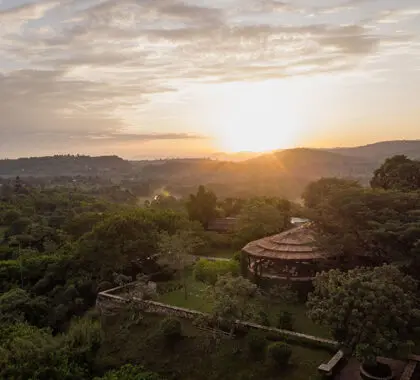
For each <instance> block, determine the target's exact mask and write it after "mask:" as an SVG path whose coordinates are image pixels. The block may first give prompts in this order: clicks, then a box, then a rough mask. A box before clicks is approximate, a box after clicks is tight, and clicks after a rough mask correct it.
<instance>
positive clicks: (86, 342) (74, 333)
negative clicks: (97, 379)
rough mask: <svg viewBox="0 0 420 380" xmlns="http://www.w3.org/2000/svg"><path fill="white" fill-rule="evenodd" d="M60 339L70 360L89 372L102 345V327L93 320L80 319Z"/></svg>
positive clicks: (73, 322) (74, 321)
mask: <svg viewBox="0 0 420 380" xmlns="http://www.w3.org/2000/svg"><path fill="white" fill-rule="evenodd" d="M58 339H59V340H60V345H61V347H62V349H64V350H65V352H67V353H68V355H69V360H70V361H71V362H72V363H74V364H76V365H77V366H79V367H80V368H85V370H86V372H88V371H89V369H91V368H92V367H93V363H94V360H95V357H96V353H97V351H98V350H99V348H100V346H101V343H102V332H101V326H100V324H99V322H98V321H96V320H93V319H91V318H88V317H85V318H78V319H76V320H73V321H72V323H71V324H70V327H69V329H68V331H67V332H66V333H65V334H62V335H61V336H60V337H59V338H58Z"/></svg>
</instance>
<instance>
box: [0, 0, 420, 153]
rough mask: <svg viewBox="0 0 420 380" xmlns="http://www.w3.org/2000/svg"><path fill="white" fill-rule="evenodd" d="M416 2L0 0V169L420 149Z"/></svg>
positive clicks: (418, 16) (419, 27) (419, 7)
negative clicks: (37, 162)
mask: <svg viewBox="0 0 420 380" xmlns="http://www.w3.org/2000/svg"><path fill="white" fill-rule="evenodd" d="M419 88H420V4H419V1H418V0H376V1H375V0H346V1H337V0H328V1H327V0H324V1H321V0H313V1H309V0H306V1H304V0H301V1H297V0H294V1H289V2H286V1H284V2H280V1H274V0H225V1H223V0H211V1H210V0H202V1H198V0H197V1H184V2H183V1H176V0H144V1H140V0H137V1H135V0H132V1H130V0H108V1H98V0H63V1H58V0H57V1H48V0H47V1H32V2H29V1H26V2H25V1H21V0H3V1H1V0H0V114H1V121H0V155H1V156H2V157H10V158H12V157H18V156H31V155H48V154H57V153H87V154H118V155H121V156H123V157H128V158H139V157H162V156H197V155H206V154H209V153H211V152H215V151H221V150H223V151H243V150H247V151H263V150H269V149H275V148H287V147H293V146H318V147H327V146H351V145H357V144H364V143H369V142H373V141H379V140H391V139H418V138H420V123H419V120H420V97H419V92H418V90H419Z"/></svg>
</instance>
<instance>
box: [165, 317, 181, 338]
mask: <svg viewBox="0 0 420 380" xmlns="http://www.w3.org/2000/svg"><path fill="white" fill-rule="evenodd" d="M160 331H161V332H162V334H163V336H164V338H165V340H166V341H167V342H169V343H175V342H177V341H179V340H180V339H181V336H182V327H181V322H180V321H179V319H177V318H172V317H167V318H165V319H164V320H162V322H160Z"/></svg>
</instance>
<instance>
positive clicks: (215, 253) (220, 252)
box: [197, 248, 235, 259]
mask: <svg viewBox="0 0 420 380" xmlns="http://www.w3.org/2000/svg"><path fill="white" fill-rule="evenodd" d="M234 255H235V250H233V249H232V248H218V249H214V250H211V251H209V252H208V253H206V254H203V255H200V254H198V255H197V256H208V257H218V258H223V259H232V258H233V256H234Z"/></svg>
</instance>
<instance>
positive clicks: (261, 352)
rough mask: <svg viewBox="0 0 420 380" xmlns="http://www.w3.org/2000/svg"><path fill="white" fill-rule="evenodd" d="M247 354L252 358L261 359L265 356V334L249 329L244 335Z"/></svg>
mask: <svg viewBox="0 0 420 380" xmlns="http://www.w3.org/2000/svg"><path fill="white" fill-rule="evenodd" d="M246 343H247V347H248V353H249V356H250V357H251V358H253V359H257V360H259V359H263V358H264V356H265V348H266V346H267V340H266V339H265V336H264V335H263V334H261V333H258V332H256V331H251V332H249V333H248V335H247V337H246Z"/></svg>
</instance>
